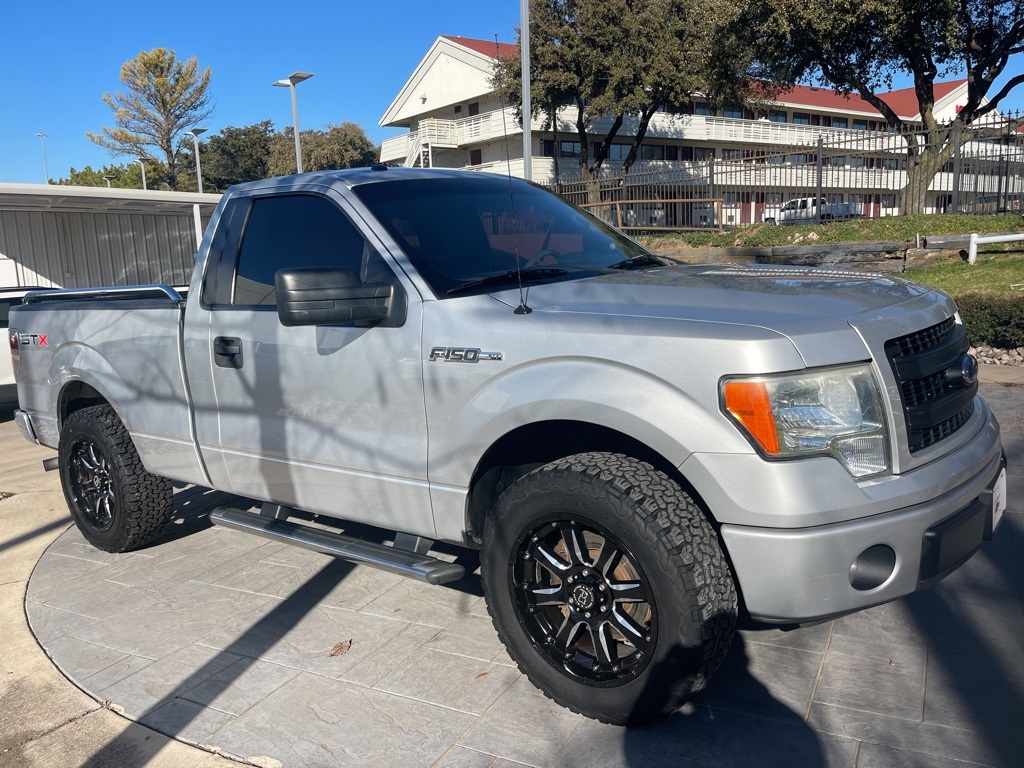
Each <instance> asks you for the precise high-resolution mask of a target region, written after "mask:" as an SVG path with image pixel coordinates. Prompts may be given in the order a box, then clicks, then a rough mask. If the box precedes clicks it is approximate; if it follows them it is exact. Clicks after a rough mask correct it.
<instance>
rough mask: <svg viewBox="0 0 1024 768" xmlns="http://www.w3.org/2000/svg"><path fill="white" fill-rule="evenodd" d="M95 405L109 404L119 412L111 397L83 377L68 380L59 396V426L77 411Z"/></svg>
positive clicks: (119, 415)
mask: <svg viewBox="0 0 1024 768" xmlns="http://www.w3.org/2000/svg"><path fill="white" fill-rule="evenodd" d="M93 405H109V406H110V407H111V408H114V412H115V413H117V408H115V406H114V404H113V403H112V402H111V401H110V399H109V398H108V397H107V396H106V395H104V394H103V393H102V392H100V391H99V390H98V389H96V387H94V386H93V385H92V384H88V383H86V382H84V381H82V380H81V379H75V380H73V381H69V382H67V383H66V384H64V386H63V387H61V390H60V394H59V395H58V396H57V424H58V428H60V427H62V426H63V425H64V423H65V422H66V421H67V419H68V417H69V416H70V415H71V414H72V413H74V412H75V411H80V410H82V409H83V408H89V407H90V406H93ZM120 417H121V414H119V413H118V418H120Z"/></svg>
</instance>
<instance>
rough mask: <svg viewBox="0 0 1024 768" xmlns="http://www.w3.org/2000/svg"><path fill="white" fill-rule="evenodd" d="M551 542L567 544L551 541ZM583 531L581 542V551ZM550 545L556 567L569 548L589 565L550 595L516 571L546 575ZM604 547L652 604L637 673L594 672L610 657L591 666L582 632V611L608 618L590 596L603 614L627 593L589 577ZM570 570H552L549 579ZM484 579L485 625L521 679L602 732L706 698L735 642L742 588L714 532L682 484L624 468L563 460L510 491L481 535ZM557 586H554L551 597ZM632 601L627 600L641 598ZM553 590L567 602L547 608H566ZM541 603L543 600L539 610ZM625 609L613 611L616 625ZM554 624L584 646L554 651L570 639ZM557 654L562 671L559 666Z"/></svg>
mask: <svg viewBox="0 0 1024 768" xmlns="http://www.w3.org/2000/svg"><path fill="white" fill-rule="evenodd" d="M556 523H557V524H558V525H556ZM560 526H561V528H560ZM567 527H568V528H567ZM559 528H560V530H561V531H562V532H561V533H555V532H554V531H555V530H556V529H559ZM569 529H571V530H572V531H573V532H571V533H570V532H568V531H569ZM581 530H582V531H584V532H585V534H586V535H585V536H584V538H583V539H580V538H579V537H580V533H579V532H580V531H581ZM558 536H562V537H563V538H562V543H561V544H560V545H559V548H558V551H559V552H561V553H563V554H564V553H566V552H568V550H569V548H570V545H569V544H568V543H567V542H568V541H578V542H582V543H585V546H577V547H576V551H577V552H583V553H584V556H583V557H582V558H576V560H577V562H576V564H575V565H573V563H571V562H570V563H569V566H571V567H570V568H566V569H564V570H563V571H560V573H561V577H558V578H555V579H553V580H550V579H549V580H548V581H544V579H545V576H546V574H547V570H546V567H541V566H540V565H537V566H533V565H528V566H527V567H526V568H525V570H524V567H523V566H522V565H519V564H518V563H519V562H521V561H526V562H527V563H528V562H529V561H530V560H531V557H532V558H533V559H544V558H548V561H549V563H550V562H551V560H550V554H552V550H551V549H550V543H551V542H556V541H558ZM588 537H589V538H588ZM602 537H603V542H602V543H601V544H600V546H601V548H602V549H603V548H604V547H605V546H611V547H612V550H613V551H614V549H615V548H616V547H617V548H619V549H620V550H621V559H620V560H619V561H618V562H620V563H625V562H627V561H628V562H629V563H632V571H631V572H632V573H635V574H637V576H636V579H635V581H633V582H629V583H634V584H638V585H641V586H643V585H644V584H645V583H646V586H644V589H645V590H646V591H645V592H644V593H643V594H644V595H646V601H647V602H643V601H640V602H636V603H635V605H636V606H637V608H638V609H642V610H643V611H644V612H645V615H646V617H647V619H646V623H643V624H639V626H640V627H641V628H644V627H646V630H647V632H648V634H646V635H644V637H647V638H648V639H647V640H646V641H645V640H644V637H640V636H637V638H636V639H637V641H638V645H637V646H636V648H635V649H634V650H636V651H640V650H641V648H643V649H644V650H645V651H646V653H640V654H639V657H643V658H641V659H640V661H637V660H636V659H635V658H634V657H633V655H628V656H627V657H626V658H623V659H622V663H621V664H619V665H618V666H615V665H614V660H613V661H612V663H610V664H604V663H602V662H603V661H607V660H608V659H611V658H612V656H615V653H613V654H608V653H607V652H605V653H604V654H602V653H599V652H598V650H597V645H598V641H599V639H600V638H601V637H602V635H601V631H602V630H598V634H596V635H595V634H594V630H593V629H591V627H593V626H594V624H593V623H591V619H589V618H588V619H587V620H586V621H587V624H586V625H585V626H584V625H583V624H582V621H583V609H584V608H587V607H590V606H592V605H593V610H594V611H597V610H599V609H601V608H602V607H604V613H601V614H598V613H594V614H591V613H587V614H586V615H587V616H588V617H589V616H591V615H594V616H604V617H609V616H612V615H613V614H611V613H609V612H608V610H607V603H601V604H600V605H597V604H594V603H593V601H592V600H591V598H592V597H593V596H595V595H596V596H597V599H598V600H602V599H606V598H604V595H609V594H623V595H624V594H627V593H626V592H624V591H621V590H624V589H626V587H623V586H622V584H623V583H626V582H622V581H618V580H617V579H618V578H619V577H616V578H615V579H609V580H603V579H604V577H598V576H597V571H595V570H594V569H595V568H596V567H597V566H598V565H599V564H600V561H601V557H600V554H595V552H594V550H592V549H590V547H591V546H596V545H591V544H590V542H591V541H594V540H600V539H601V538H602ZM545 542H547V544H545ZM584 550H587V551H586V552H584ZM531 553H532V554H531ZM588 558H589V559H590V561H591V564H590V568H589V569H587V568H586V565H587V563H586V560H587V559H588ZM572 559H573V558H571V557H569V560H572ZM564 565H566V563H564V562H563V563H562V565H557V564H556V570H557V569H558V568H562V567H563V566H564ZM602 567H604V568H605V569H607V570H610V568H609V567H608V566H607V565H605V566H602ZM620 567H622V566H620ZM574 569H575V570H574ZM480 570H481V577H482V581H483V588H484V593H485V595H486V597H487V608H488V611H489V612H490V615H491V619H492V621H493V623H494V626H495V629H496V630H497V632H498V635H499V637H500V638H501V641H502V642H503V643H504V644H505V647H506V648H507V650H508V652H509V655H510V656H511V657H512V658H513V659H514V660H515V662H516V663H517V665H518V666H519V669H520V670H521V671H522V672H523V673H524V674H525V675H526V676H527V677H528V678H529V679H530V680H531V682H533V684H534V685H536V686H537V687H538V688H540V690H541V691H543V692H544V693H545V694H546V695H547V696H549V697H550V698H551V699H553V700H554V701H556V702H558V703H559V704H561V705H562V706H565V707H567V708H569V709H571V710H573V711H575V712H578V713H580V714H583V715H586V716H587V717H592V718H595V719H597V720H600V721H602V722H606V723H612V724H616V725H638V724H642V723H646V722H650V721H652V720H656V719H658V718H660V717H662V716H664V715H666V714H669V713H671V712H673V711H675V710H676V709H678V708H679V707H680V706H681V705H682V704H683V703H684V702H685V701H686V700H687V699H689V698H690V697H692V696H693V695H694V694H696V693H697V692H698V691H700V690H701V689H702V688H703V687H704V685H705V684H706V682H707V680H708V678H709V677H710V676H711V675H712V674H713V673H714V671H715V670H716V669H717V668H718V666H719V664H720V663H721V662H722V659H723V658H724V657H725V655H726V652H727V651H728V649H729V645H730V643H731V641H732V636H733V632H734V627H735V623H736V613H737V596H736V587H735V583H734V581H733V578H732V575H731V573H730V569H729V566H728V563H727V562H726V560H725V557H724V556H723V554H722V550H721V548H720V546H719V543H718V537H717V535H716V534H715V531H714V530H713V529H712V527H711V525H710V524H709V522H708V520H707V518H706V517H705V515H704V514H703V512H702V511H701V509H700V508H699V507H698V506H697V504H696V503H695V502H694V500H693V499H692V498H690V496H689V495H688V494H686V493H685V492H684V491H683V490H682V488H680V487H679V485H678V484H677V483H675V482H674V481H673V480H671V479H670V478H669V477H667V476H666V475H665V474H663V473H661V472H658V471H656V470H655V469H654V468H653V467H651V466H650V465H649V464H645V463H643V462H641V461H638V460H636V459H633V458H630V457H628V456H622V455H618V454H610V453H584V454H579V455H576V456H570V457H567V458H564V459H559V460H558V461H554V462H552V463H550V464H547V465H546V466H543V467H539V468H538V469H536V470H534V471H533V472H531V473H530V474H528V475H526V476H525V477H523V478H521V479H520V480H518V481H517V482H515V483H514V484H513V485H512V486H511V487H509V488H508V489H507V490H506V491H505V492H504V493H503V494H502V496H501V497H500V499H499V500H498V502H497V504H496V505H495V508H494V509H493V510H492V513H491V515H490V516H489V517H488V519H487V521H486V523H485V529H484V539H483V548H482V552H481V569H480ZM588 571H589V573H590V575H589V576H587V577H586V578H584V577H583V576H582V574H584V573H587V572H588ZM571 573H575V574H576V576H575V584H570V582H571V580H572V579H573V578H574V577H573V576H572V575H571ZM616 573H618V569H616ZM524 574H525V575H524ZM531 574H532V575H531ZM538 574H539V578H538V577H537V575H538ZM631 578H632V577H631ZM595 579H596V580H595ZM517 581H521V582H522V583H517ZM542 581H543V582H544V583H543V584H542V583H541V582H542ZM554 581H557V582H558V585H557V586H552V584H553V582H554ZM580 584H582V585H583V586H578V585H580ZM524 585H525V586H524ZM541 586H546V587H547V588H546V589H540V588H539V587H541ZM535 588H536V589H535ZM573 589H576V590H578V592H573V591H572V590H573ZM638 589H639V587H637V588H634V590H633V591H634V592H636V593H637V594H639V592H638V591H637V590H638ZM552 590H561V591H558V592H557V595H571V597H569V598H567V599H566V602H565V604H564V606H562V605H558V606H553V605H552V603H553V602H557V601H558V600H559V599H561V598H559V597H556V596H552V594H551V592H552ZM598 590H600V592H598ZM537 594H542V595H543V599H537V600H536V603H534V602H533V601H534V600H535V596H536V595H537ZM626 606H627V604H625V603H623V604H622V605H621V606H619V608H618V609H616V610H618V612H619V614H620V615H621V612H622V610H621V609H622V608H624V607H626ZM645 606H646V607H645ZM555 610H557V611H558V612H559V613H555V612H554V611H555ZM627 610H629V609H628V608H627ZM541 614H544V616H543V617H542V616H541ZM639 615H640V611H639V610H638V613H637V615H635V616H632V618H633V619H634V621H632V624H633V625H634V626H637V625H638V622H637V621H636V619H637V616H639ZM539 617H540V618H539ZM551 617H553V619H552V618H551ZM560 617H565V620H564V622H563V625H562V626H563V629H564V627H565V625H566V623H568V624H572V623H573V622H574V621H577V620H578V621H579V622H580V625H579V626H577V627H576V631H577V632H579V633H581V634H579V637H580V638H581V639H580V640H579V641H575V642H576V644H575V645H574V644H573V641H570V642H569V643H568V645H559V642H560V638H562V637H564V636H569V637H571V636H572V635H571V633H565V632H555V631H554V624H557V623H558V621H559V619H560ZM616 620H617V621H619V623H620V624H621V620H620V619H618V618H616ZM597 621H598V619H597V618H595V619H593V622H595V623H596V622H597ZM604 621H609V623H613V622H611V621H610V619H608V618H605V619H604ZM613 625H614V623H613ZM545 626H547V627H550V628H551V632H550V633H548V630H546V629H545V628H544V627H545ZM623 626H624V625H623ZM580 627H582V629H581V628H580ZM616 629H618V627H617V626H616ZM546 633H547V635H546ZM587 633H589V634H587ZM545 635H546V636H545ZM551 635H554V638H553V640H552V637H551ZM621 637H623V638H626V634H625V633H622V634H621ZM616 642H618V646H617V648H618V650H617V651H616V653H619V654H621V653H623V652H629V647H630V643H628V642H622V641H621V640H619V641H616ZM587 643H589V646H588V645H587ZM601 644H602V645H603V646H605V647H606V648H607V647H608V646H609V645H610V643H608V642H602V643H601ZM587 647H589V648H591V649H593V658H590V659H588V655H587V653H586V650H585V649H586V648H587ZM580 649H583V650H580ZM562 654H564V659H565V661H564V662H560V661H558V659H559V658H562V657H563V656H561V655H562ZM570 659H571V660H570ZM590 663H592V666H591V667H589V668H588V667H587V664H590ZM627 664H632V666H631V667H628V668H627ZM613 670H614V672H613Z"/></svg>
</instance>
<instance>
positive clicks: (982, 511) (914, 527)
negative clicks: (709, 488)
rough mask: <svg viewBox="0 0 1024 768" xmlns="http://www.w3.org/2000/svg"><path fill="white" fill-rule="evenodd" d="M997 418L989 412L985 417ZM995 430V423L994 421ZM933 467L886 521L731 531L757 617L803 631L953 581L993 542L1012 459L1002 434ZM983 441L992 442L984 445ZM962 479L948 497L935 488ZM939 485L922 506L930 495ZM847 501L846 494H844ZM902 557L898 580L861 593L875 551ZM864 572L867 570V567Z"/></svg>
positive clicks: (885, 514) (912, 477)
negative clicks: (802, 626) (858, 570)
mask: <svg viewBox="0 0 1024 768" xmlns="http://www.w3.org/2000/svg"><path fill="white" fill-rule="evenodd" d="M985 410H986V412H987V409H985ZM989 418H990V419H992V422H993V424H994V418H992V417H991V415H989ZM994 432H995V440H994V441H992V440H991V435H992V430H984V431H983V433H982V434H980V435H979V439H977V440H975V441H973V442H972V443H971V444H969V445H968V446H965V447H963V448H961V449H960V450H958V451H954V452H953V453H952V454H949V455H948V456H946V457H944V458H942V459H939V460H937V461H936V462H934V463H933V464H932V465H929V466H927V467H921V468H920V469H918V470H915V471H913V472H909V473H906V474H905V475H902V476H897V477H894V478H893V480H892V481H890V483H891V484H890V487H889V491H890V492H891V491H893V490H895V489H896V488H898V487H900V486H903V489H904V490H905V492H906V493H905V495H904V496H903V497H902V499H903V503H902V504H900V503H899V502H900V497H899V496H898V495H895V494H892V495H889V494H887V495H889V501H890V503H895V505H894V507H893V508H891V509H888V510H886V511H882V512H880V513H876V514H871V515H868V516H861V517H856V518H855V519H847V520H845V521H843V522H836V523H827V524H823V525H816V526H810V527H800V528H774V527H764V526H747V525H735V524H729V523H726V524H723V525H722V527H721V533H722V539H723V541H724V543H725V547H726V549H727V551H728V553H729V556H730V559H731V561H732V565H733V568H734V571H735V574H736V578H737V580H738V582H739V585H740V589H741V591H742V594H743V599H744V602H745V605H746V607H747V610H748V611H749V613H750V614H751V616H752V617H753V618H755V619H758V620H761V621H767V622H772V623H803V622H810V621H816V620H820V619H824V618H829V617H832V616H836V615H840V614H844V613H849V612H851V611H856V610H860V609H862V608H867V607H870V606H872V605H878V604H880V603H885V602H888V601H890V600H895V599H897V598H899V597H903V596H904V595H908V594H910V593H912V592H914V591H916V590H917V589H920V588H922V587H926V586H929V585H930V584H932V583H934V582H936V581H938V580H939V579H941V578H943V577H945V576H946V575H948V574H949V573H951V572H952V571H954V570H955V569H956V568H958V567H959V566H960V565H962V564H963V563H964V562H966V560H967V559H968V558H969V557H970V556H971V555H972V554H973V553H974V552H975V551H976V550H977V549H978V547H979V546H980V545H981V542H982V540H983V538H985V537H986V536H990V535H991V517H992V502H991V494H992V487H993V485H994V483H995V481H996V478H997V476H998V475H999V472H1000V471H1001V469H1002V468H1003V467H1004V466H1005V461H1006V460H1005V457H1004V455H1003V452H1002V449H1001V447H1000V445H999V439H998V426H996V427H995V428H994ZM982 435H985V436H986V437H988V439H982ZM939 476H943V477H946V478H952V480H953V482H951V483H950V482H947V483H945V484H944V485H942V486H941V488H939V487H938V484H937V482H936V480H935V478H937V477H939ZM923 484H924V485H928V484H933V485H932V487H933V489H936V490H937V491H938V492H935V493H933V495H932V496H931V498H928V499H927V500H925V501H921V500H920V498H921V492H922V485H923ZM839 495H842V494H839ZM872 547H875V548H876V549H875V550H874V551H876V552H877V551H885V549H884V548H886V547H887V548H889V550H891V552H892V553H894V558H893V562H892V571H891V573H888V567H889V566H888V564H886V565H885V573H888V576H887V577H885V578H884V580H882V581H881V583H880V584H878V586H874V587H873V588H863V585H862V584H861V585H859V586H861V588H860V589H857V588H854V586H853V585H852V584H851V581H852V575H851V568H852V567H853V564H854V563H855V562H857V561H858V558H860V557H861V555H862V554H863V553H865V551H866V550H869V549H871V548H872ZM861 562H863V561H861Z"/></svg>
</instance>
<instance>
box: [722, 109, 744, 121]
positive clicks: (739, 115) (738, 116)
mask: <svg viewBox="0 0 1024 768" xmlns="http://www.w3.org/2000/svg"><path fill="white" fill-rule="evenodd" d="M722 114H723V115H724V116H725V117H731V118H733V119H734V120H742V119H743V107H726V108H725V109H724V110H722Z"/></svg>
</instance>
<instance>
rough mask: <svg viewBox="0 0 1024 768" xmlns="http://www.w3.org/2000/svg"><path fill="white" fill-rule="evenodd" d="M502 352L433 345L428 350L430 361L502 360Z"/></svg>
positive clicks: (468, 361) (503, 357)
mask: <svg viewBox="0 0 1024 768" xmlns="http://www.w3.org/2000/svg"><path fill="white" fill-rule="evenodd" d="M504 359H505V353H504V352H483V351H481V350H480V348H479V347H434V348H432V349H431V350H430V361H431V362H433V361H435V360H443V361H444V362H446V363H479V362H480V361H481V360H504Z"/></svg>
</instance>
